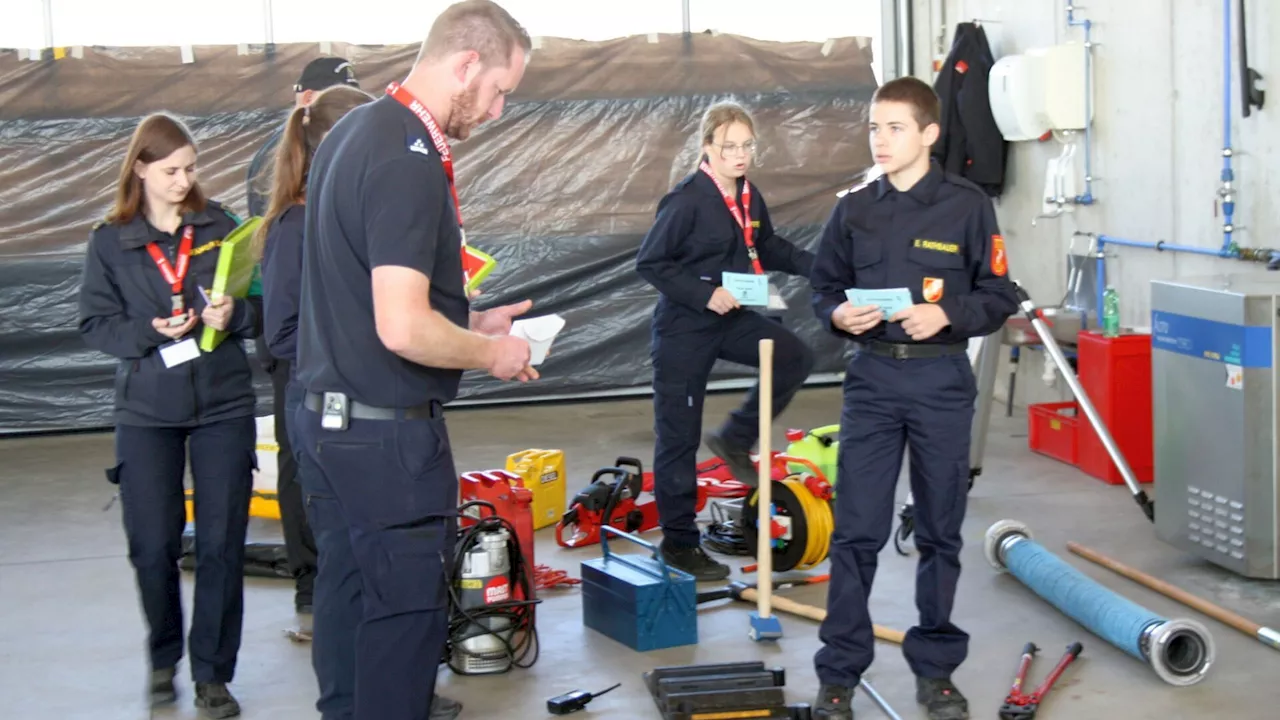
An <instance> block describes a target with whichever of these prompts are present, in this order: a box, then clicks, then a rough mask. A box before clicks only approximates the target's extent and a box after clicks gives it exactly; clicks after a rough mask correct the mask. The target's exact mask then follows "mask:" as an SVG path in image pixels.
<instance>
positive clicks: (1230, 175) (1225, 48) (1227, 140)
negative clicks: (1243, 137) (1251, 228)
mask: <svg viewBox="0 0 1280 720" xmlns="http://www.w3.org/2000/svg"><path fill="white" fill-rule="evenodd" d="M1231 155H1232V151H1231V0H1222V188H1221V189H1220V190H1219V191H1218V194H1219V195H1221V196H1222V250H1223V251H1224V252H1225V251H1227V250H1229V249H1230V248H1231V234H1232V233H1233V232H1235V226H1234V225H1233V224H1232V218H1233V216H1234V215H1235V209H1236V202H1235V188H1234V183H1235V173H1234V172H1233V171H1232V169H1231Z"/></svg>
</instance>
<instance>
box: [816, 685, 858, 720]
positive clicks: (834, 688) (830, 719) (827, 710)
mask: <svg viewBox="0 0 1280 720" xmlns="http://www.w3.org/2000/svg"><path fill="white" fill-rule="evenodd" d="M813 720H853V688H847V687H844V686H843V685H826V684H823V686H822V687H821V688H819V689H818V702H817V703H816V704H815V705H814V706H813Z"/></svg>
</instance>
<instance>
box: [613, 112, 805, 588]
mask: <svg viewBox="0 0 1280 720" xmlns="http://www.w3.org/2000/svg"><path fill="white" fill-rule="evenodd" d="M698 145H699V147H700V148H701V150H702V152H701V154H700V159H699V161H698V165H697V167H696V168H695V169H694V171H693V172H692V173H690V174H689V175H688V176H686V177H685V178H684V179H683V180H681V181H680V182H679V183H677V184H676V187H675V188H674V189H673V190H671V192H669V193H667V195H666V196H665V197H664V198H662V201H661V202H660V203H659V204H658V212H657V218H656V219H655V221H654V224H653V227H652V228H650V230H649V232H648V234H647V235H646V236H645V238H644V241H643V242H642V243H641V246H640V251H639V255H638V257H637V261H636V270H637V271H638V272H639V274H640V276H641V277H642V278H644V279H645V280H646V281H647V282H648V283H649V284H651V285H653V286H654V287H655V288H657V290H658V293H659V296H658V303H657V307H655V308H654V316H653V329H652V334H653V341H652V348H651V350H650V353H651V355H652V357H653V392H654V430H655V432H656V434H657V447H656V448H655V449H654V458H653V478H654V483H653V485H654V496H655V499H656V501H657V503H658V518H659V520H660V521H661V523H662V533H663V540H662V546H661V552H662V554H663V556H664V558H665V559H666V562H667V563H668V564H670V565H673V566H675V567H678V568H680V569H681V570H684V571H685V572H688V573H690V574H691V575H693V576H694V577H695V578H697V579H698V580H720V579H723V578H726V577H728V576H729V568H728V566H726V565H724V564H723V563H719V562H716V561H715V560H712V559H711V558H710V557H708V556H707V554H706V553H705V552H704V551H703V550H702V546H701V538H700V534H699V532H698V526H697V524H696V522H695V516H696V509H695V508H696V506H697V453H698V446H699V442H698V436H699V435H700V434H701V431H702V401H703V397H704V396H705V394H706V390H707V381H708V379H709V378H710V375H711V369H712V367H713V366H714V365H715V362H716V360H717V359H724V360H729V361H730V362H735V363H739V364H742V365H749V366H753V367H754V366H757V365H758V364H759V353H758V351H757V348H758V343H759V341H760V339H761V338H772V339H773V341H774V355H775V357H774V360H773V368H774V370H773V373H774V377H773V413H774V415H775V416H777V414H778V413H781V412H782V411H783V410H785V409H786V407H787V405H788V404H789V403H790V402H791V398H792V397H793V396H794V395H795V393H796V391H797V390H799V389H800V386H801V384H802V383H804V381H805V378H807V377H808V376H809V371H810V370H811V369H812V368H813V352H812V351H811V350H810V349H809V348H808V346H806V345H805V344H804V342H803V341H802V340H800V338H798V337H796V335H795V333H793V332H791V331H790V330H788V329H787V328H785V327H783V325H782V324H781V323H779V322H775V321H774V320H772V319H770V318H767V317H765V315H763V314H761V313H759V312H756V311H754V310H752V309H751V306H752V305H753V304H757V300H761V301H763V300H765V299H766V298H767V297H768V295H770V294H772V293H771V292H770V291H769V290H768V285H769V283H768V280H767V278H766V277H765V273H766V272H767V271H777V272H782V273H786V274H789V275H799V276H801V277H808V275H809V270H810V269H811V267H812V266H813V254H812V253H810V252H808V251H806V250H802V249H800V248H797V247H796V246H795V245H793V244H792V243H791V242H789V241H788V240H787V239H786V238H783V237H781V236H779V235H777V234H775V233H774V230H773V222H772V221H771V220H770V219H769V210H768V208H766V207H765V202H764V197H763V195H761V193H760V188H758V187H756V186H755V185H754V184H752V183H748V182H747V178H746V175H747V169H748V168H749V167H750V165H751V161H752V160H753V159H754V157H755V152H756V137H755V122H754V120H753V119H752V117H751V115H750V113H748V112H747V111H746V109H744V108H743V107H742V106H741V105H738V104H736V103H729V102H725V103H718V104H716V105H713V106H712V107H710V108H708V109H707V111H706V113H705V114H704V115H703V117H702V123H701V129H700V131H699V133H698ZM744 286H747V287H754V288H755V290H756V291H757V292H754V293H746V294H744V293H743V292H742V290H741V288H742V287H744ZM735 293H737V294H735ZM767 307H769V306H768V305H766V304H764V303H763V302H761V303H759V306H758V309H760V310H765V309H766V308H767ZM758 393H759V386H758V385H757V386H756V387H755V388H754V389H752V390H751V392H750V393H749V394H748V395H747V397H746V399H745V400H744V401H743V403H742V405H741V406H740V407H739V408H738V409H737V410H734V411H733V412H732V413H731V414H730V415H729V417H728V418H727V419H726V420H725V422H724V424H723V425H722V426H721V428H720V429H719V430H718V431H717V432H714V433H709V434H708V435H707V437H706V443H707V447H708V448H709V449H710V450H711V451H712V452H713V453H715V454H716V455H717V456H719V457H720V458H721V459H723V460H724V461H725V464H726V465H728V466H729V469H730V470H731V471H732V472H733V475H734V477H735V478H736V479H738V480H740V481H742V482H744V483H748V484H754V483H755V481H756V471H755V467H754V465H753V464H752V461H751V456H750V452H751V448H752V446H754V445H755V442H756V440H757V439H758V438H757V437H756V435H757V432H758V428H759V424H758V423H759V421H758V420H757V414H758V408H759V394H758Z"/></svg>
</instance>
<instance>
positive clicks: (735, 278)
mask: <svg viewBox="0 0 1280 720" xmlns="http://www.w3.org/2000/svg"><path fill="white" fill-rule="evenodd" d="M720 284H721V285H722V286H723V287H724V289H725V290H728V291H729V294H730V295H732V296H733V297H734V298H736V299H737V301H738V302H739V303H741V304H743V305H758V306H761V307H764V306H766V305H768V304H769V278H768V277H767V276H765V275H756V274H754V273H735V272H726V273H724V275H723V276H722V277H721V279H720Z"/></svg>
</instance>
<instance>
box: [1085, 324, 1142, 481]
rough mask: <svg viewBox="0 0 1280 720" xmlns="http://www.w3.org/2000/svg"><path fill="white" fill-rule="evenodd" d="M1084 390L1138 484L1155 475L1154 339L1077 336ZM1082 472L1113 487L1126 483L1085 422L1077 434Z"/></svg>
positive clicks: (1128, 336) (1088, 333)
mask: <svg viewBox="0 0 1280 720" xmlns="http://www.w3.org/2000/svg"><path fill="white" fill-rule="evenodd" d="M1078 343H1079V344H1078V348H1077V351H1078V353H1079V362H1078V366H1079V373H1080V385H1081V386H1083V387H1084V391H1085V392H1086V393H1088V395H1089V399H1090V400H1092V401H1093V406H1094V408H1096V409H1097V411H1098V415H1099V416H1101V417H1102V422H1103V423H1105V424H1106V426H1107V430H1108V431H1109V432H1110V433H1111V437H1112V438H1114V439H1115V441H1116V445H1117V446H1118V447H1119V448H1120V453H1121V454H1123V455H1124V459H1125V461H1126V462H1128V463H1129V467H1130V468H1132V469H1133V474H1134V476H1135V477H1136V478H1137V480H1138V482H1140V483H1149V482H1151V480H1152V477H1153V476H1154V474H1155V451H1154V449H1153V444H1154V443H1153V437H1154V432H1153V430H1152V410H1151V407H1152V406H1151V336H1150V335H1147V334H1131V335H1121V336H1119V337H1114V338H1108V337H1103V336H1102V335H1100V334H1098V333H1095V332H1089V331H1085V332H1082V333H1080V335H1079V337H1078ZM1079 440H1080V443H1079V446H1080V451H1079V466H1080V469H1081V470H1083V471H1085V472H1086V473H1088V474H1089V475H1092V476H1093V477H1095V478H1098V479H1099V480H1102V481H1103V482H1105V483H1108V484H1110V485H1121V484H1123V483H1124V478H1123V477H1122V476H1121V475H1120V469H1119V468H1117V467H1116V464H1115V463H1114V462H1113V461H1112V460H1111V455H1110V454H1109V453H1108V452H1107V448H1106V446H1105V445H1103V444H1102V440H1100V439H1099V438H1098V434H1097V433H1095V432H1094V431H1093V425H1092V424H1090V423H1089V420H1088V418H1082V419H1081V422H1080V431H1079Z"/></svg>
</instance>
